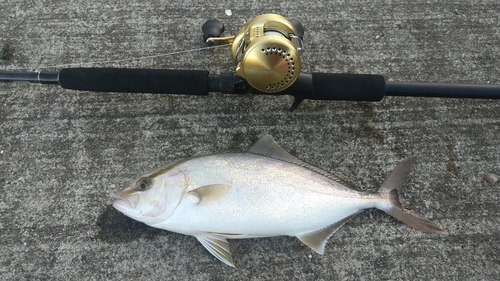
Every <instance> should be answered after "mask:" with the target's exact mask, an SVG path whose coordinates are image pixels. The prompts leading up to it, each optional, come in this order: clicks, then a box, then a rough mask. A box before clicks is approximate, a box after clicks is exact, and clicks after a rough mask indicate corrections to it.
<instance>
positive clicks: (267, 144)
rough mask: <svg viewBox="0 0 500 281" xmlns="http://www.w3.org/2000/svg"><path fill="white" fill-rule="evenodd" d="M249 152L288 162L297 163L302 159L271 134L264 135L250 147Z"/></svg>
mask: <svg viewBox="0 0 500 281" xmlns="http://www.w3.org/2000/svg"><path fill="white" fill-rule="evenodd" d="M248 152H249V153H252V154H257V155H260V156H265V157H269V158H274V159H278V160H283V161H286V162H292V163H295V161H301V160H300V159H298V158H297V157H295V156H293V155H291V154H290V153H288V152H286V151H285V150H284V149H283V148H281V147H280V146H279V145H278V144H277V143H276V142H275V141H274V139H273V137H272V136H271V135H263V136H262V137H261V138H260V140H259V141H258V142H256V143H255V144H254V145H252V146H251V147H250V148H249V149H248Z"/></svg>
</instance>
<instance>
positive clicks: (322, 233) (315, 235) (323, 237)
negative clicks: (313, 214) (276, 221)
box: [296, 212, 360, 255]
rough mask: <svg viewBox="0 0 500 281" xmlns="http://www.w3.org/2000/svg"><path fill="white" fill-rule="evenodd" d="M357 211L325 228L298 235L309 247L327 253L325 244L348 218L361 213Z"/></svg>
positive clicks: (317, 251) (320, 252)
mask: <svg viewBox="0 0 500 281" xmlns="http://www.w3.org/2000/svg"><path fill="white" fill-rule="evenodd" d="M359 213H360V212H357V213H355V214H353V215H350V216H348V217H345V218H343V219H341V220H339V221H338V222H336V223H334V224H332V225H329V226H327V227H325V228H321V229H317V230H314V231H310V232H306V233H301V234H299V235H296V237H297V238H299V240H300V241H302V243H304V244H306V245H307V246H308V247H309V248H311V249H313V250H314V251H315V252H316V253H318V254H320V255H322V254H324V253H325V246H326V242H328V239H329V238H330V237H331V236H332V235H333V234H334V233H335V231H337V230H338V229H339V228H340V227H342V226H343V225H344V224H345V223H346V222H347V221H348V220H350V219H351V218H353V217H354V216H356V215H357V214H359Z"/></svg>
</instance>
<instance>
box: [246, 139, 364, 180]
mask: <svg viewBox="0 0 500 281" xmlns="http://www.w3.org/2000/svg"><path fill="white" fill-rule="evenodd" d="M248 153H252V154H256V155H260V156H264V157H269V158H273V159H277V160H281V161H285V162H289V163H293V164H295V165H298V166H301V167H304V168H306V169H309V170H311V171H314V172H316V173H318V174H320V175H322V176H325V177H327V178H329V179H331V180H334V181H336V182H338V183H340V184H343V185H345V186H347V187H349V188H352V189H355V187H354V186H353V185H352V184H351V183H349V182H347V181H346V180H344V179H342V178H339V177H337V176H335V175H332V174H330V173H329V172H327V171H325V170H323V169H320V168H318V167H315V166H313V165H311V164H309V163H307V162H305V161H303V160H300V159H299V158H297V157H295V156H293V155H291V154H290V153H288V152H286V150H284V149H283V148H281V147H280V146H279V145H278V144H277V143H276V142H275V141H274V139H273V137H272V136H271V135H263V136H262V137H261V138H260V139H259V141H257V142H256V143H255V144H254V145H252V146H251V147H250V148H249V149H248Z"/></svg>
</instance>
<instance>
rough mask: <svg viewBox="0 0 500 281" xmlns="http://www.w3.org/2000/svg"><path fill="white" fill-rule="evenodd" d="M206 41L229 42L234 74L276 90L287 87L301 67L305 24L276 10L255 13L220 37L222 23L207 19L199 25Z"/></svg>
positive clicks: (263, 89) (257, 86)
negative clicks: (235, 29) (246, 21)
mask: <svg viewBox="0 0 500 281" xmlns="http://www.w3.org/2000/svg"><path fill="white" fill-rule="evenodd" d="M202 31H203V39H204V40H205V42H206V43H207V44H209V45H222V44H232V47H231V54H232V58H233V62H234V64H235V65H236V74H237V75H239V76H241V77H243V78H244V79H245V80H246V81H247V82H248V83H249V84H250V85H251V86H252V87H254V88H255V89H257V90H258V91H261V92H264V93H276V92H280V91H283V90H285V89H286V88H288V87H290V86H291V85H292V84H293V83H294V82H295V81H296V80H297V78H298V77H299V74H300V71H301V69H302V63H301V58H300V55H301V54H302V53H303V51H304V44H303V41H302V38H303V36H304V28H303V27H302V24H300V22H298V21H296V20H289V19H287V18H285V17H283V16H280V15H276V14H264V15H260V16H257V17H255V18H254V19H252V20H251V21H250V22H248V23H245V24H244V25H243V27H242V28H241V29H240V30H239V31H238V32H237V33H236V35H234V36H228V37H221V34H222V32H224V25H223V24H222V22H220V21H218V20H209V21H207V22H205V24H204V25H203V27H202Z"/></svg>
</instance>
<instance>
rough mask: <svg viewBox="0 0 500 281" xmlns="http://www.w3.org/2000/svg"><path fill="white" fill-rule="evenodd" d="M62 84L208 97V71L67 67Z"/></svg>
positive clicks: (64, 85) (113, 90)
mask: <svg viewBox="0 0 500 281" xmlns="http://www.w3.org/2000/svg"><path fill="white" fill-rule="evenodd" d="M59 85H61V87H63V88H65V89H73V90H81V91H94V92H129V93H161V94H189V95H207V94H208V71H202V70H166V69H133V68H66V69H62V70H61V71H60V73H59Z"/></svg>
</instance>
